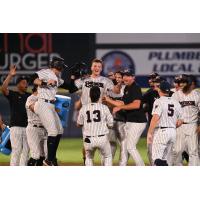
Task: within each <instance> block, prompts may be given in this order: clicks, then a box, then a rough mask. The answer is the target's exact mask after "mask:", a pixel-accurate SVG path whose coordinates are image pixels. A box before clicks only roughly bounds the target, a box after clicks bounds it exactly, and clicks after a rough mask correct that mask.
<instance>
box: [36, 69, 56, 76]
mask: <svg viewBox="0 0 200 200" xmlns="http://www.w3.org/2000/svg"><path fill="white" fill-rule="evenodd" d="M36 73H37V74H39V75H46V74H51V73H52V71H51V70H50V69H49V68H44V69H41V70H39V71H37V72H36Z"/></svg>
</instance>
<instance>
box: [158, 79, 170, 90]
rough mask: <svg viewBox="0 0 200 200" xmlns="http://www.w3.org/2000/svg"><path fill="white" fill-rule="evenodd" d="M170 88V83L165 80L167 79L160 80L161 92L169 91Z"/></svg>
mask: <svg viewBox="0 0 200 200" xmlns="http://www.w3.org/2000/svg"><path fill="white" fill-rule="evenodd" d="M170 89H171V85H170V84H169V83H168V82H167V81H162V82H161V83H160V90H161V91H162V92H166V93H169V92H170Z"/></svg>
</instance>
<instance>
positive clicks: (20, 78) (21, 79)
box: [16, 76, 28, 85]
mask: <svg viewBox="0 0 200 200" xmlns="http://www.w3.org/2000/svg"><path fill="white" fill-rule="evenodd" d="M23 80H26V81H28V77H26V76H20V77H18V78H17V79H16V85H17V84H18V83H19V82H20V81H23Z"/></svg>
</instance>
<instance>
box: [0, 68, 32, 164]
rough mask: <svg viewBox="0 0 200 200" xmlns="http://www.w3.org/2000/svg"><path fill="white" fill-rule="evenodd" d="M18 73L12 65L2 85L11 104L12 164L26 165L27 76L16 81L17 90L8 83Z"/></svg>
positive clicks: (27, 151)
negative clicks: (11, 88) (9, 86)
mask: <svg viewBox="0 0 200 200" xmlns="http://www.w3.org/2000/svg"><path fill="white" fill-rule="evenodd" d="M15 75H16V66H11V68H10V71H9V74H8V76H7V77H6V79H5V81H4V82H3V85H2V93H3V95H4V96H5V97H6V98H7V99H8V101H9V104H10V113H11V118H10V127H11V128H10V140H11V146H12V153H11V160H10V165H11V166H18V165H21V166H25V165H27V161H28V158H29V146H28V142H27V137H26V126H27V114H26V109H25V103H26V100H27V98H28V97H29V95H30V94H29V93H27V92H26V91H27V87H28V84H27V79H26V77H19V78H18V79H17V81H16V86H17V91H13V90H9V89H8V85H9V83H10V81H11V80H12V78H13V77H14V76H15Z"/></svg>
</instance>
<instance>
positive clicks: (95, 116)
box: [86, 110, 101, 123]
mask: <svg viewBox="0 0 200 200" xmlns="http://www.w3.org/2000/svg"><path fill="white" fill-rule="evenodd" d="M86 114H87V123H90V122H92V121H94V122H100V121H101V114H100V110H94V111H93V112H92V113H90V111H89V110H88V111H87V112H86ZM91 114H92V119H91Z"/></svg>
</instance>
